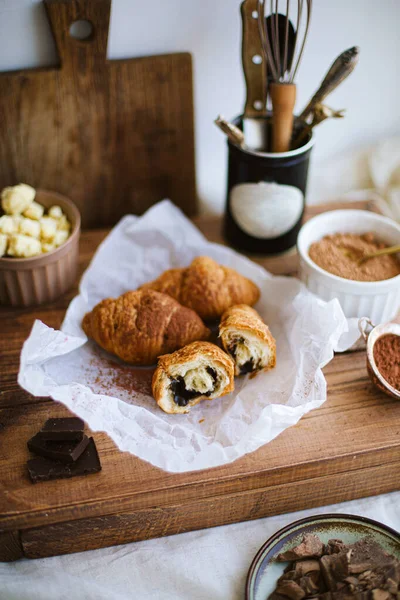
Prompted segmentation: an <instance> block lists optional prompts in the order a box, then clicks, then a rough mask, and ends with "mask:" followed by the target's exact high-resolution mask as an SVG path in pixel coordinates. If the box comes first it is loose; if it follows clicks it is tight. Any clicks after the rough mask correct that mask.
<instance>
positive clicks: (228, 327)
mask: <svg viewBox="0 0 400 600" xmlns="http://www.w3.org/2000/svg"><path fill="white" fill-rule="evenodd" d="M219 336H220V338H221V342H222V345H223V347H224V349H225V351H226V352H228V354H229V355H230V356H232V358H233V360H234V362H235V375H242V374H244V372H249V373H252V376H254V375H256V374H257V373H259V372H260V371H262V370H267V369H272V368H273V367H274V366H275V364H276V341H275V339H274V337H273V336H272V334H271V332H270V330H269V327H268V326H267V325H266V324H265V323H264V321H263V320H262V318H261V317H260V315H259V314H258V312H257V311H255V310H254V309H253V308H251V307H250V306H247V305H245V304H239V305H237V306H232V307H231V308H229V309H228V310H227V311H226V312H225V313H224V314H223V315H222V319H221V323H220V326H219ZM239 350H240V352H239ZM246 359H247V361H248V362H249V361H252V362H253V368H250V367H251V363H250V365H248V366H247V371H244V372H243V367H244V362H243V361H245V360H246ZM245 364H247V363H245Z"/></svg>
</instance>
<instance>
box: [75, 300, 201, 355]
mask: <svg viewBox="0 0 400 600" xmlns="http://www.w3.org/2000/svg"><path fill="white" fill-rule="evenodd" d="M82 328H83V331H84V332H85V333H86V335H87V336H88V337H90V338H92V339H94V340H95V342H97V343H98V344H99V346H101V347H102V348H104V350H107V351H108V352H111V353H112V354H115V355H116V356H118V357H119V358H121V359H122V360H124V361H126V362H127V363H131V364H134V365H152V364H154V363H156V361H157V357H158V356H160V355H162V354H167V353H169V352H174V351H175V350H177V349H178V348H182V346H185V345H186V344H190V343H191V342H194V341H197V340H206V339H208V337H209V335H210V330H209V329H207V327H206V326H205V325H204V323H203V322H202V320H201V319H200V317H199V316H198V315H197V314H196V313H195V312H193V311H192V310H190V309H189V308H185V307H184V306H181V305H180V304H179V303H178V302H177V301H176V300H174V299H173V298H171V297H170V296H167V295H166V294H161V293H159V292H155V291H152V290H143V291H140V290H138V291H136V292H126V293H125V294H122V296H119V298H116V299H114V298H107V299H106V300H102V301H101V302H99V304H97V305H96V306H95V307H94V308H93V310H92V311H91V312H89V313H87V314H86V315H85V317H84V319H83V322H82Z"/></svg>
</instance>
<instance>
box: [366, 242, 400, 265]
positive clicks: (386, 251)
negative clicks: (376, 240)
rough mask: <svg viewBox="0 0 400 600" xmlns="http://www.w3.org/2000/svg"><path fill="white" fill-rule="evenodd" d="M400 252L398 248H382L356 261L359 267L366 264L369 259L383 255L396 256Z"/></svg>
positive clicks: (399, 247)
mask: <svg viewBox="0 0 400 600" xmlns="http://www.w3.org/2000/svg"><path fill="white" fill-rule="evenodd" d="M399 252H400V246H389V247H388V248H382V250H377V251H376V252H371V254H366V255H365V256H363V257H362V258H360V260H359V261H358V264H359V265H362V264H363V263H365V262H367V260H369V259H370V258H376V257H377V256H385V254H397V253H399Z"/></svg>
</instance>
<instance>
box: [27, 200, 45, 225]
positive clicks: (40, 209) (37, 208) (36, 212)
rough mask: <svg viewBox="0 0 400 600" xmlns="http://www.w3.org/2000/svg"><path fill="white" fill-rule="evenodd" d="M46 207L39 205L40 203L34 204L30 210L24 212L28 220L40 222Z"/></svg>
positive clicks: (30, 206)
mask: <svg viewBox="0 0 400 600" xmlns="http://www.w3.org/2000/svg"><path fill="white" fill-rule="evenodd" d="M43 213H44V206H42V205H41V204H39V202H32V204H30V205H29V206H28V208H27V209H26V210H25V211H24V217H27V218H28V219H34V220H35V221H39V220H40V219H41V218H42V217H43Z"/></svg>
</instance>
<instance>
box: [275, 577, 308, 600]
mask: <svg viewBox="0 0 400 600" xmlns="http://www.w3.org/2000/svg"><path fill="white" fill-rule="evenodd" d="M276 593H277V594H279V595H280V596H285V597H286V598H290V600H303V598H304V597H305V595H306V593H305V591H304V590H303V589H302V588H301V587H300V586H299V584H298V583H296V582H295V581H282V583H280V584H279V585H278V587H277V588H276Z"/></svg>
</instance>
